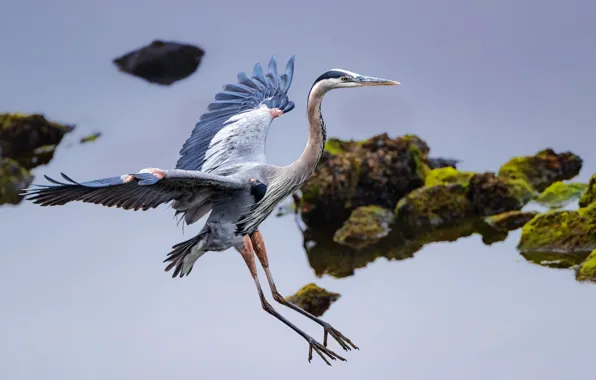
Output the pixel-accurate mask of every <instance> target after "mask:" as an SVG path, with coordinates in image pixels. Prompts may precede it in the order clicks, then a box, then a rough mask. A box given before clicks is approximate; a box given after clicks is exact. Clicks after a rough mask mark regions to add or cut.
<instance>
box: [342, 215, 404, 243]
mask: <svg viewBox="0 0 596 380" xmlns="http://www.w3.org/2000/svg"><path fill="white" fill-rule="evenodd" d="M394 220H395V216H394V215H393V212H392V211H390V210H387V209H385V208H383V207H379V206H362V207H358V208H357V209H355V210H354V211H352V214H351V215H350V217H349V218H348V220H346V222H345V223H344V224H343V226H342V227H341V228H340V229H338V230H337V231H336V232H335V234H334V237H333V240H334V241H335V242H336V243H339V244H343V245H347V246H349V247H353V248H356V249H360V248H363V247H365V246H367V245H370V244H374V243H376V242H377V241H379V240H380V239H382V238H384V237H385V236H387V235H388V234H389V231H391V228H390V225H391V224H392V223H393V221H394Z"/></svg>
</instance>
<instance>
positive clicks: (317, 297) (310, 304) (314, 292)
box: [286, 283, 341, 317]
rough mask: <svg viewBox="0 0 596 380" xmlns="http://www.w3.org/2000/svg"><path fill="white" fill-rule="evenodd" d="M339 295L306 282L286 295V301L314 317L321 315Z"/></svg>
mask: <svg viewBox="0 0 596 380" xmlns="http://www.w3.org/2000/svg"><path fill="white" fill-rule="evenodd" d="M340 297H341V295H340V294H339V293H333V292H330V291H328V290H325V289H323V288H321V287H319V286H317V285H316V284H313V283H311V284H307V285H305V286H303V287H302V288H301V289H300V290H298V291H297V292H296V293H295V294H294V295H291V296H288V297H286V301H288V302H290V303H293V304H294V305H296V306H298V307H299V308H301V309H303V310H306V311H308V312H309V313H311V314H312V315H314V316H316V317H320V316H321V315H323V314H324V313H325V312H326V311H327V310H328V309H329V307H330V306H331V304H332V303H334V302H335V301H337V300H338V299H339V298H340Z"/></svg>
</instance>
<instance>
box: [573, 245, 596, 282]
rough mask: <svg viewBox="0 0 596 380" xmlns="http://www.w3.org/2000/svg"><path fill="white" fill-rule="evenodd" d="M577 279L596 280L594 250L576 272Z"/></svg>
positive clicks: (595, 254) (595, 253)
mask: <svg viewBox="0 0 596 380" xmlns="http://www.w3.org/2000/svg"><path fill="white" fill-rule="evenodd" d="M576 279H577V280H578V281H590V282H596V250H594V251H592V253H591V254H590V256H588V258H587V259H586V260H585V261H584V262H583V263H582V265H581V266H580V267H579V269H578V271H577V273H576Z"/></svg>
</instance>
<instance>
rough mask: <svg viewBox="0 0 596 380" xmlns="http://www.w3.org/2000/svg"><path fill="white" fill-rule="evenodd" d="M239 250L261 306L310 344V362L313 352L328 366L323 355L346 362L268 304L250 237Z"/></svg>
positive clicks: (245, 238) (246, 238)
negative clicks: (260, 281)
mask: <svg viewBox="0 0 596 380" xmlns="http://www.w3.org/2000/svg"><path fill="white" fill-rule="evenodd" d="M237 250H238V252H240V254H241V255H242V258H243V259H244V261H245V262H246V265H247V266H248V269H249V270H250V275H251V276H252V278H253V280H254V282H255V285H256V286H257V292H258V293H259V298H260V299H261V306H262V307H263V309H264V310H265V311H266V312H267V313H269V314H271V315H273V316H274V317H275V318H277V319H279V320H280V321H282V322H283V323H285V324H286V325H287V326H288V327H290V328H291V329H292V330H294V331H295V332H297V333H298V334H299V335H300V336H301V337H303V338H304V339H305V340H306V341H307V342H308V344H309V346H310V348H309V351H308V361H309V362H310V361H311V360H312V352H313V350H314V351H315V352H316V353H317V354H319V356H320V357H321V358H322V359H323V360H324V361H325V363H327V364H328V365H331V363H329V360H327V358H326V357H325V356H324V355H323V354H325V355H327V356H329V358H330V359H331V360H336V359H339V360H342V361H346V359H344V358H342V357H341V356H339V355H337V354H336V353H335V352H333V351H331V350H330V349H328V348H327V347H325V346H323V345H322V344H321V343H319V342H317V341H316V340H314V339H313V338H312V337H311V336H310V335H308V334H306V333H305V332H304V331H302V330H300V329H299V328H298V327H296V326H295V325H294V324H293V323H292V322H290V321H288V320H287V319H285V318H284V317H283V316H282V315H280V314H279V313H278V312H277V311H276V310H275V309H274V308H273V306H271V304H270V303H269V302H267V299H265V295H264V294H263V289H262V288H261V284H260V283H259V278H258V277H257V266H256V264H255V255H254V251H253V246H252V243H251V241H250V238H249V237H248V236H245V237H244V245H243V247H242V248H237Z"/></svg>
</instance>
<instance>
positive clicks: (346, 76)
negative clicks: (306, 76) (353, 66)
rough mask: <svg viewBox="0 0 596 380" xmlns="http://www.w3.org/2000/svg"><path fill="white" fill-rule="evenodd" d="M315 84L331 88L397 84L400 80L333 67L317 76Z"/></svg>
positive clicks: (327, 88)
mask: <svg viewBox="0 0 596 380" xmlns="http://www.w3.org/2000/svg"><path fill="white" fill-rule="evenodd" d="M315 84H319V85H320V86H323V87H324V88H325V89H326V90H331V89H334V88H344V87H370V86H395V85H398V84H399V82H395V81H392V80H388V79H382V78H375V77H369V76H366V75H360V74H356V73H353V72H351V71H347V70H343V69H332V70H329V71H327V72H325V73H323V74H322V75H321V76H320V77H319V78H317V80H316V81H315Z"/></svg>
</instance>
